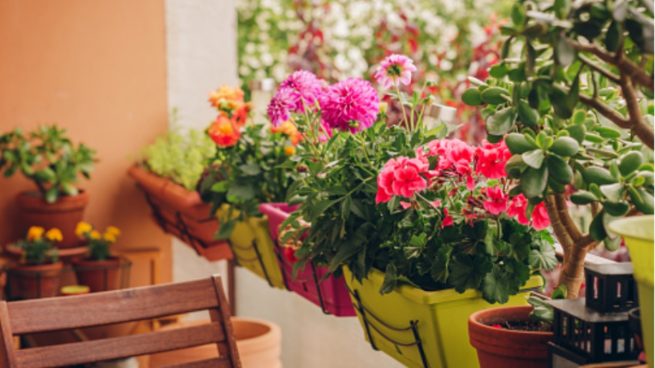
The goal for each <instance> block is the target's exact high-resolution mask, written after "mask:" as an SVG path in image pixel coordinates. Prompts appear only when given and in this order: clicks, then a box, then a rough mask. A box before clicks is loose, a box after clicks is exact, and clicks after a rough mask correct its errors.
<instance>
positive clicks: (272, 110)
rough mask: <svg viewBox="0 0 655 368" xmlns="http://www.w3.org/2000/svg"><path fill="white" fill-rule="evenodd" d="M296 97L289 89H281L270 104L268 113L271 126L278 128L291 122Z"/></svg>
mask: <svg viewBox="0 0 655 368" xmlns="http://www.w3.org/2000/svg"><path fill="white" fill-rule="evenodd" d="M293 101H294V97H293V96H292V91H291V90H290V89H288V88H283V89H279V90H278V91H277V92H276V93H275V95H274V96H273V98H272V99H271V102H269V103H268V108H267V110H266V112H267V113H268V118H269V119H270V120H271V124H273V125H274V126H278V125H279V124H281V123H283V122H285V121H287V120H289V114H290V113H291V109H292V108H293Z"/></svg>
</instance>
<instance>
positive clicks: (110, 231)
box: [105, 226, 121, 237]
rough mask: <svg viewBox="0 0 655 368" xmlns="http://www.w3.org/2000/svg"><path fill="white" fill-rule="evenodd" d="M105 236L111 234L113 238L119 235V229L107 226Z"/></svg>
mask: <svg viewBox="0 0 655 368" xmlns="http://www.w3.org/2000/svg"><path fill="white" fill-rule="evenodd" d="M105 234H111V235H113V236H114V237H116V236H119V235H121V229H119V228H117V227H116V226H109V227H107V229H106V230H105Z"/></svg>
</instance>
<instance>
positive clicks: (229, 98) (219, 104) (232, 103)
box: [209, 86, 243, 110]
mask: <svg viewBox="0 0 655 368" xmlns="http://www.w3.org/2000/svg"><path fill="white" fill-rule="evenodd" d="M209 103H210V104H211V105H212V106H213V107H215V108H217V109H221V110H223V109H228V110H233V109H235V108H236V107H238V105H239V104H240V103H243V91H242V90H241V88H238V87H237V88H232V87H230V86H221V87H220V88H219V89H217V90H216V91H213V92H212V93H210V94H209Z"/></svg>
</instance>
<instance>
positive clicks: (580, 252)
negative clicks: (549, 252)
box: [559, 244, 589, 299]
mask: <svg viewBox="0 0 655 368" xmlns="http://www.w3.org/2000/svg"><path fill="white" fill-rule="evenodd" d="M588 249H589V248H588V247H580V246H578V245H577V244H576V246H574V247H573V248H572V249H570V251H569V254H568V257H566V258H567V259H566V262H564V264H563V265H562V273H561V274H560V276H559V284H560V285H564V286H565V287H566V291H567V293H566V297H567V298H568V299H575V298H577V297H578V294H579V292H580V286H582V283H583V281H584V260H585V257H586V256H587V251H588Z"/></svg>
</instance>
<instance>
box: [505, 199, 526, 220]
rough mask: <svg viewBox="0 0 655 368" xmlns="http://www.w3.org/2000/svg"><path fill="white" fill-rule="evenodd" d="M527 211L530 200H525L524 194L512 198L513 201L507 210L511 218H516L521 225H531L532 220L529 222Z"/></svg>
mask: <svg viewBox="0 0 655 368" xmlns="http://www.w3.org/2000/svg"><path fill="white" fill-rule="evenodd" d="M527 209H528V200H527V199H526V198H525V196H524V195H523V194H519V195H517V196H515V197H514V198H512V200H511V201H510V202H509V207H508V208H507V214H508V215H509V216H512V217H515V218H516V221H518V222H519V224H522V225H528V224H529V223H530V220H528V217H527V215H526V213H525V212H526V211H527Z"/></svg>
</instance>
